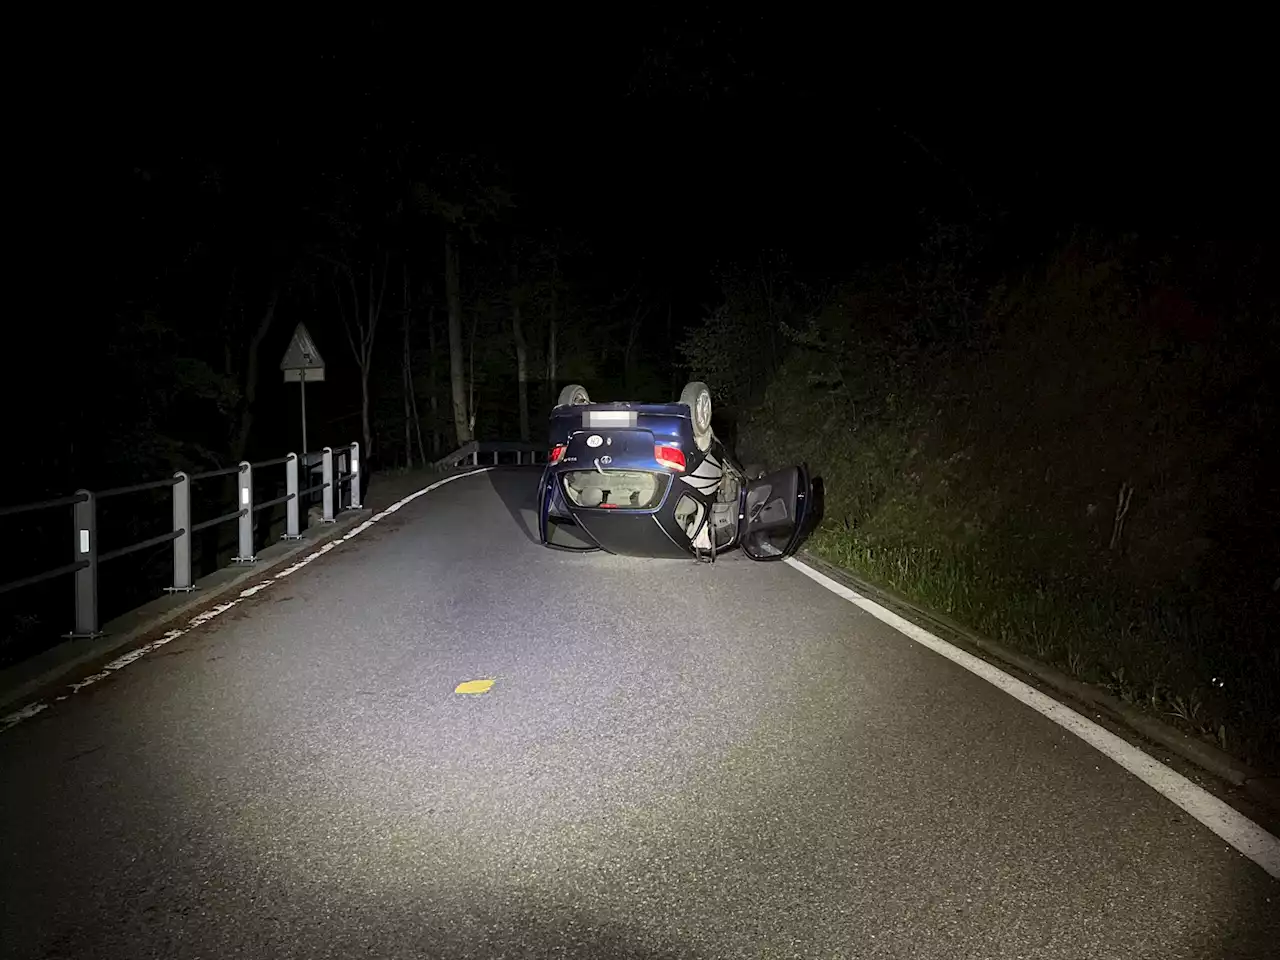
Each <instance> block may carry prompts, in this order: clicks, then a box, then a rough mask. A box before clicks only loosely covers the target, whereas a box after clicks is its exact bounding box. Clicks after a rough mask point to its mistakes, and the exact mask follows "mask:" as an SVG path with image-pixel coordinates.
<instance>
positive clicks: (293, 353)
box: [280, 323, 324, 370]
mask: <svg viewBox="0 0 1280 960" xmlns="http://www.w3.org/2000/svg"><path fill="white" fill-rule="evenodd" d="M280 369H281V370H323V369H324V358H323V357H322V356H320V351H319V350H318V349H316V342H315V341H314V340H312V339H311V334H309V333H308V332H307V327H306V324H302V323H300V324H298V327H297V329H296V330H294V331H293V339H292V340H290V341H289V349H288V350H286V351H285V352H284V359H283V360H281V361H280Z"/></svg>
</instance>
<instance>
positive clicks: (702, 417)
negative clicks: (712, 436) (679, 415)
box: [693, 392, 711, 430]
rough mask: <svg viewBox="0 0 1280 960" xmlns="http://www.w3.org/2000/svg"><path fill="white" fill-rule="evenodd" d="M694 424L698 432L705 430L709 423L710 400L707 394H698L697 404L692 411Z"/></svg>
mask: <svg viewBox="0 0 1280 960" xmlns="http://www.w3.org/2000/svg"><path fill="white" fill-rule="evenodd" d="M693 416H694V423H696V424H697V425H698V429H699V430H705V429H706V428H707V425H708V424H710V422H711V398H710V397H709V396H707V394H706V393H705V392H704V393H700V394H698V403H697V406H696V407H695V408H694V411H693Z"/></svg>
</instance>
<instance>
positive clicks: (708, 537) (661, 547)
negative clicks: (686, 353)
mask: <svg viewBox="0 0 1280 960" xmlns="http://www.w3.org/2000/svg"><path fill="white" fill-rule="evenodd" d="M751 472H752V473H756V474H759V473H760V471H751ZM811 494H812V491H811V488H810V482H809V475H808V471H807V470H806V469H805V468H804V467H802V466H796V467H788V468H787V469H785V470H779V471H777V472H774V473H770V474H768V475H765V476H758V475H757V476H751V475H749V472H748V470H747V469H745V468H744V467H743V466H742V465H741V464H739V463H738V461H737V460H736V459H734V457H733V456H731V455H730V453H729V451H728V450H726V449H725V447H724V445H723V444H722V443H721V442H720V440H719V439H718V438H717V437H716V435H715V434H714V432H712V430H711V393H710V391H709V390H708V389H707V386H706V384H704V383H696V382H695V383H691V384H689V385H688V386H687V387H685V389H684V392H683V393H682V394H681V396H680V399H679V400H678V401H677V402H675V403H592V402H591V400H590V399H589V398H588V396H587V391H586V390H585V389H584V388H583V387H581V386H579V385H577V384H571V385H570V386H567V387H565V388H564V390H563V391H561V394H560V399H559V402H558V403H557V404H556V407H555V409H554V410H553V411H552V413H551V453H550V458H549V462H548V463H547V467H546V469H545V470H544V471H543V473H542V478H541V480H540V482H539V487H538V533H539V537H540V539H541V541H542V543H543V544H544V545H546V546H548V547H552V548H555V549H560V550H577V551H584V550H606V551H608V552H609V553H617V554H625V555H628V556H640V557H694V558H696V559H699V560H706V561H711V560H714V559H715V557H716V555H717V554H720V553H723V552H725V551H726V550H730V549H732V548H733V547H740V548H741V549H742V552H743V553H744V554H746V555H747V556H748V557H750V558H751V559H753V560H781V559H782V558H783V557H786V556H789V555H790V554H791V553H794V552H795V550H796V549H797V547H798V546H799V542H800V538H801V536H802V533H803V531H804V528H805V523H806V520H807V519H808V515H809V509H810V505H811Z"/></svg>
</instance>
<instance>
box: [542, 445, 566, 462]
mask: <svg viewBox="0 0 1280 960" xmlns="http://www.w3.org/2000/svg"><path fill="white" fill-rule="evenodd" d="M567 446H568V444H566V443H557V444H556V445H555V446H554V447H552V448H551V452H550V453H549V454H547V462H548V463H559V462H560V458H561V457H563V456H564V449H565V447H567Z"/></svg>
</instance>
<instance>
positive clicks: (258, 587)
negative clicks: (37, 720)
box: [0, 466, 494, 733]
mask: <svg viewBox="0 0 1280 960" xmlns="http://www.w3.org/2000/svg"><path fill="white" fill-rule="evenodd" d="M492 469H494V468H493V467H492V466H489V467H478V468H477V469H474V470H468V471H467V472H466V473H456V474H454V475H453V476H451V477H445V478H444V479H443V480H437V481H436V482H435V483H432V484H429V485H428V486H425V487H423V488H422V489H421V490H415V491H414V492H413V493H411V494H409V495H408V496H407V497H403V498H402V499H400V500H397V501H396V502H395V503H393V504H392V505H391V506H389V507H387V508H386V509H385V510H383V511H382V512H381V513H377V514H374V515H373V516H372V517H370V518H369V519H368V520H365V521H364V522H363V523H360V524H358V525H357V526H355V527H353V528H352V529H351V530H349V531H347V533H346V534H344V535H343V536H341V537H335V538H334V539H332V540H330V541H328V542H327V543H324V544H321V545H320V546H319V547H318V548H316V549H315V550H314V551H312V552H311V553H309V554H307V555H306V556H305V557H303V558H302V559H301V560H299V561H297V562H296V563H294V564H291V565H290V566H288V567H286V568H285V569H283V570H281V571H280V572H279V573H277V574H274V575H272V576H269V577H267V578H266V579H265V580H263V581H262V582H261V583H255V584H254V585H253V586H251V587H246V588H245V589H244V590H241V591H240V594H239V596H237V597H235V599H233V600H227V601H225V602H223V603H219V604H217V605H216V606H213V607H210V608H209V609H208V610H205V611H204V612H202V613H198V614H196V615H195V616H194V617H192V618H191V619H190V620H189V621H188V622H187V625H186V626H185V627H183V628H182V629H179V630H170V631H168V632H167V633H165V634H164V635H163V636H162V637H159V638H158V639H156V640H152V641H151V642H150V643H147V644H143V645H142V646H140V647H136V648H134V649H133V650H130V651H129V652H128V653H126V654H123V655H122V656H119V657H116V659H114V660H112V661H111V662H110V663H108V664H106V665H105V666H104V667H103V668H102V669H101V670H99V671H98V672H97V673H94V674H90V675H89V676H87V677H84V678H83V679H80V680H77V681H76V682H75V683H71V684H68V685H67V687H66V690H65V692H64V693H61V694H59V695H58V696H55V697H53V698H52V700H51V701H50V700H37V701H35V702H33V703H28V704H27V705H26V706H24V707H21V708H19V709H18V710H15V711H13V712H12V713H9V714H6V715H5V716H3V717H0V733H4V732H5V731H6V730H10V729H12V728H13V727H16V726H17V725H18V724H20V723H22V721H24V720H30V719H31V718H32V717H34V716H36V715H37V714H39V713H43V712H44V711H45V710H48V709H49V707H51V706H52V705H53V704H54V703H57V702H59V701H61V700H65V699H67V697H69V696H71V695H72V694H75V693H79V692H80V691H81V690H83V689H84V688H85V687H90V686H93V684H95V683H97V682H98V681H99V680H105V679H106V678H107V677H109V676H111V674H113V673H115V672H116V671H117V670H123V669H124V668H125V667H127V666H128V665H129V664H131V663H133V662H134V661H135V660H140V659H142V658H143V657H145V656H146V655H147V654H149V653H152V652H154V651H156V650H159V649H160V648H161V647H163V646H164V645H165V644H166V643H172V642H173V641H174V640H177V639H178V638H179V637H181V636H184V635H185V634H188V633H190V632H191V631H192V630H194V629H196V628H197V627H200V626H203V625H204V624H206V623H208V622H209V621H210V620H212V619H214V618H215V617H220V616H222V614H224V613H226V612H227V611H228V610H230V609H231V608H232V607H234V606H235V605H236V604H238V603H239V602H240V601H242V600H248V599H249V598H250V597H252V596H253V595H254V594H257V593H261V592H262V591H263V590H266V589H267V588H268V587H270V586H271V585H272V584H274V583H275V582H276V581H277V580H283V579H284V578H285V577H287V576H290V575H291V574H294V573H297V572H298V571H299V570H301V569H302V568H303V567H305V566H306V565H307V564H308V563H310V562H311V561H312V560H316V559H318V558H320V557H323V556H324V555H325V554H326V553H328V552H329V551H330V550H333V549H335V548H336V547H337V546H338V545H339V544H342V543H346V542H347V541H348V540H350V539H351V538H352V537H356V536H359V535H360V534H362V533H364V532H365V531H366V530H368V529H369V528H370V527H371V526H373V525H374V524H375V523H377V522H378V521H379V520H381V519H383V518H384V517H389V516H391V514H393V513H395V512H396V511H397V510H399V509H400V508H401V507H403V506H404V505H405V504H407V503H410V502H412V501H414V500H416V499H418V497H420V496H422V495H423V494H424V493H430V492H431V491H432V490H435V489H437V488H439V487H443V486H444V485H445V484H446V483H453V481H455V480H461V479H462V478H463V477H471V476H475V475H476V474H477V473H488V472H489V471H490V470H492Z"/></svg>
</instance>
